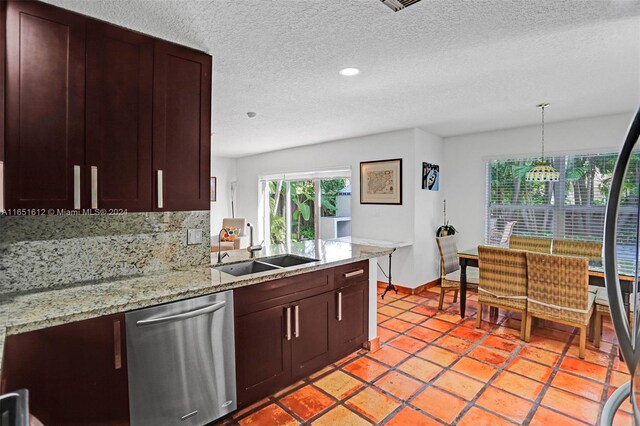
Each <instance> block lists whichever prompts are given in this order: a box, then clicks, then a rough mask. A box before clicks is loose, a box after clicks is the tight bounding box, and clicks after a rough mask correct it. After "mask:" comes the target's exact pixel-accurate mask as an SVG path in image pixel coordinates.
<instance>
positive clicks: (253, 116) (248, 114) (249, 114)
mask: <svg viewBox="0 0 640 426" xmlns="http://www.w3.org/2000/svg"><path fill="white" fill-rule="evenodd" d="M256 115H258V114H256V113H255V112H253V111H250V112H248V113H247V117H249V118H256Z"/></svg>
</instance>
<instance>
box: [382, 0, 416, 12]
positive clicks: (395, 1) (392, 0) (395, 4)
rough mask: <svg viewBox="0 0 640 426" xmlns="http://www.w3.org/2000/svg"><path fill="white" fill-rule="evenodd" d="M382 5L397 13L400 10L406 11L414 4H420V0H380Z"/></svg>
mask: <svg viewBox="0 0 640 426" xmlns="http://www.w3.org/2000/svg"><path fill="white" fill-rule="evenodd" d="M380 1H381V2H382V3H384V4H386V5H387V6H389V8H390V9H391V10H393V11H394V12H397V11H399V10H402V9H404V8H405V7H409V6H411V5H412V4H416V3H418V2H419V1H420V0H380Z"/></svg>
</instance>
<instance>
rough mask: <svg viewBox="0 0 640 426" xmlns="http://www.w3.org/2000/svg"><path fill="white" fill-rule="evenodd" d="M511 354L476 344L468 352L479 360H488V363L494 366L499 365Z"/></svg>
mask: <svg viewBox="0 0 640 426" xmlns="http://www.w3.org/2000/svg"><path fill="white" fill-rule="evenodd" d="M510 355H511V354H510V353H508V352H504V351H499V350H497V349H491V348H486V347H484V346H478V347H477V348H475V349H474V350H472V351H471V352H469V356H470V357H473V358H475V359H478V360H480V361H484V362H488V363H489V364H493V365H495V366H501V365H502V364H504V362H505V361H506V360H507V359H509V356H510Z"/></svg>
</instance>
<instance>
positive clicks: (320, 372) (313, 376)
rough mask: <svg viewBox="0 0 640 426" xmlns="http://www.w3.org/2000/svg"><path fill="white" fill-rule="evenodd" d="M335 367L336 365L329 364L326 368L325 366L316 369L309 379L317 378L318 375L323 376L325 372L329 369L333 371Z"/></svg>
mask: <svg viewBox="0 0 640 426" xmlns="http://www.w3.org/2000/svg"><path fill="white" fill-rule="evenodd" d="M333 369H335V367H334V366H333V365H327V366H326V367H325V368H323V369H322V370H318V371H316V372H315V373H313V374H311V375H310V376H309V379H310V380H313V379H316V378H318V377H320V376H322V375H323V374H326V373H328V372H329V371H331V370H333Z"/></svg>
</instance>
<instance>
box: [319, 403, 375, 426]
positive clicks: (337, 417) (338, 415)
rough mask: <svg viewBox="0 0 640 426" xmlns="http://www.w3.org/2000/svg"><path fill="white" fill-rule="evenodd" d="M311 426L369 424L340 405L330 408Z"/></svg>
mask: <svg viewBox="0 0 640 426" xmlns="http://www.w3.org/2000/svg"><path fill="white" fill-rule="evenodd" d="M311 424H312V425H313V426H316V425H317V426H335V425H340V426H370V425H371V423H369V422H368V421H366V420H365V419H363V418H362V417H360V416H359V415H357V414H356V413H354V412H353V411H351V410H349V409H348V408H345V407H343V406H341V405H338V406H336V407H335V408H332V409H331V410H329V411H328V412H326V413H325V414H323V415H322V416H321V417H320V418H318V419H317V420H316V421H314V422H312V423H311Z"/></svg>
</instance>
